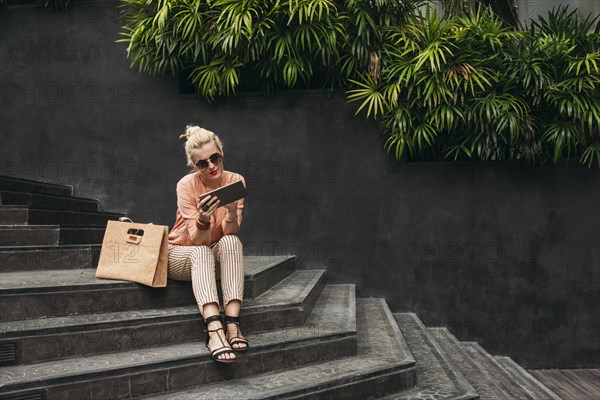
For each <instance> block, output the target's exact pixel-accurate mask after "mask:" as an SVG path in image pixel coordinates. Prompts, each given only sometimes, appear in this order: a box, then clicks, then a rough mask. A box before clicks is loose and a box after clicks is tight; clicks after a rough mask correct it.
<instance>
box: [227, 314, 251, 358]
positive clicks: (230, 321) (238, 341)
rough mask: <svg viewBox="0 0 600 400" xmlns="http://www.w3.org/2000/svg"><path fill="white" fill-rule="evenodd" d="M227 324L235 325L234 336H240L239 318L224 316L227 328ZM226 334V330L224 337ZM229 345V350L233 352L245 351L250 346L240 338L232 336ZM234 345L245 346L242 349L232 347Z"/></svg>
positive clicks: (245, 340)
mask: <svg viewBox="0 0 600 400" xmlns="http://www.w3.org/2000/svg"><path fill="white" fill-rule="evenodd" d="M229 324H235V326H236V335H239V334H240V317H231V316H229V315H225V325H226V326H227V325H229ZM228 334H229V330H227V333H226V334H225V337H227V335H228ZM228 340H229V339H228ZM229 344H230V345H231V348H232V349H233V350H234V351H246V350H248V348H249V347H250V345H249V344H248V340H247V339H244V338H243V337H241V336H234V337H233V338H231V340H229ZM234 344H245V345H246V346H244V347H233V345H234Z"/></svg>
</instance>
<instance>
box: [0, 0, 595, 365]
mask: <svg viewBox="0 0 600 400" xmlns="http://www.w3.org/2000/svg"><path fill="white" fill-rule="evenodd" d="M116 5H117V3H114V2H113V3H111V2H89V3H86V2H82V3H79V4H78V3H75V4H74V6H73V7H72V8H71V10H70V11H68V12H66V13H61V14H54V13H48V12H46V11H43V10H39V9H38V8H35V7H34V8H9V9H6V8H4V9H3V15H2V17H1V20H0V37H1V45H0V56H1V67H0V68H1V69H0V80H1V98H0V101H1V107H2V110H1V121H0V135H1V140H2V147H1V150H0V154H1V157H2V158H1V163H0V174H4V175H10V176H16V177H21V178H28V179H37V180H44V181H54V182H59V183H65V184H71V185H73V186H74V187H75V194H76V195H78V196H82V197H92V198H98V199H100V200H101V202H102V205H103V208H104V209H105V210H114V211H125V212H127V213H129V215H130V216H131V217H132V218H133V219H134V220H136V221H140V222H154V223H158V224H164V225H170V226H172V224H173V222H174V216H175V207H176V204H175V200H176V199H175V184H176V182H177V180H178V179H179V178H180V177H181V176H182V175H184V174H185V173H186V172H187V171H188V169H187V167H186V165H185V157H184V153H183V142H182V141H180V140H178V135H179V134H180V132H181V131H182V130H183V129H184V127H185V125H186V124H187V123H189V122H195V123H198V124H200V125H201V126H204V127H206V128H208V129H211V130H214V131H215V132H217V133H218V134H220V136H221V138H222V139H223V141H224V143H225V153H226V161H225V166H226V168H227V169H230V170H234V171H237V172H239V173H241V174H242V175H244V176H245V177H246V180H247V183H248V190H249V192H250V194H249V197H248V198H247V200H246V210H245V220H244V223H243V227H242V231H241V235H240V236H241V238H242V240H243V242H244V243H245V250H246V253H247V254H249V255H256V254H260V255H269V254H284V253H293V254H297V255H298V256H299V258H300V260H301V261H302V265H303V266H304V267H307V268H310V267H311V266H312V267H314V266H321V265H326V266H327V268H328V270H329V272H330V275H329V277H330V278H329V279H330V282H333V283H338V282H339V283H341V282H344V283H346V282H351V283H356V284H357V287H358V292H359V295H361V296H384V297H385V298H386V299H387V300H388V302H389V304H390V306H391V308H392V310H393V311H405V310H406V311H415V312H418V313H419V315H420V316H421V318H423V319H424V321H425V323H426V324H428V325H449V326H450V328H451V330H452V331H453V332H454V333H456V334H457V336H459V338H461V339H464V340H477V341H480V342H481V343H482V344H483V345H484V346H485V347H486V348H487V349H488V350H490V351H492V352H494V353H502V354H508V355H510V356H511V357H513V358H514V359H515V360H516V361H518V362H520V363H522V364H523V365H525V366H527V367H582V366H587V367H598V366H600V343H599V337H600V313H599V311H600V310H599V304H600V303H599V300H600V262H599V258H600V250H599V248H600V246H599V244H600V230H599V229H600V228H599V227H600V213H598V204H600V189H599V188H600V173H599V170H598V168H595V169H591V170H590V169H587V168H585V167H582V166H581V165H579V164H578V163H577V162H576V161H573V162H563V163H561V164H560V165H558V166H555V165H547V166H544V167H541V168H540V167H527V166H523V165H519V164H516V163H504V162H497V163H493V162H488V163H480V162H464V163H396V162H395V161H394V160H393V158H392V157H389V156H387V155H386V154H385V151H384V150H383V138H382V135H381V132H380V131H379V129H378V127H377V125H376V124H375V123H372V122H370V121H367V120H366V119H365V118H364V117H362V116H361V117H355V116H354V110H355V106H354V105H348V104H346V102H345V100H344V94H343V93H336V94H334V95H328V94H324V93H317V92H302V93H290V94H282V95H279V96H277V97H275V98H274V99H270V100H269V99H265V98H263V97H262V96H252V95H241V96H239V97H237V98H233V99H225V100H219V101H218V102H216V104H214V105H213V106H209V105H207V104H205V103H204V102H202V101H199V100H195V99H193V98H189V97H182V96H178V94H177V82H176V81H175V79H173V78H171V77H163V78H152V77H150V76H148V75H146V74H139V73H138V72H137V71H132V70H130V69H129V63H128V61H127V59H126V57H125V45H124V44H122V43H119V44H115V40H116V39H118V35H117V32H118V31H119V26H118V24H117V23H116V22H115V15H116V11H115V10H116Z"/></svg>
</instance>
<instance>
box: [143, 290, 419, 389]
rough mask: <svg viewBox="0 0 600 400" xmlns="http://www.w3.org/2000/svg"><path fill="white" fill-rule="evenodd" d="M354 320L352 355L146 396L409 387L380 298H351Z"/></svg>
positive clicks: (407, 361)
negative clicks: (356, 340)
mask: <svg viewBox="0 0 600 400" xmlns="http://www.w3.org/2000/svg"><path fill="white" fill-rule="evenodd" d="M327 312H328V311H327ZM334 315H335V314H334ZM356 319H357V334H358V349H357V353H356V356H351V357H343V358H338V359H336V360H332V361H326V362H321V363H318V364H311V365H306V366H303V367H299V368H288V369H286V370H283V371H274V372H270V373H265V374H260V375H254V376H248V377H244V378H237V379H232V380H227V381H226V382H220V383H215V384H212V385H206V386H202V387H198V388H194V389H191V390H187V391H183V392H179V393H168V394H163V395H160V396H156V397H150V399H154V400H159V399H160V400H192V399H198V400H199V399H283V398H285V399H321V398H323V399H325V398H327V399H366V398H374V396H382V395H386V394H388V393H390V392H395V391H400V390H406V389H409V388H412V387H413V386H414V385H415V383H416V376H415V360H414V358H413V357H412V355H411V354H410V351H409V350H408V347H407V346H406V343H405V342H404V338H403V337H402V334H401V333H400V330H399V329H398V326H397V325H396V323H395V321H394V318H393V316H392V313H391V312H390V310H389V308H388V306H387V304H386V303H385V300H383V299H374V298H369V299H361V298H358V299H356ZM325 321H327V319H325ZM382 332H386V333H387V334H385V335H382V334H381V333H382Z"/></svg>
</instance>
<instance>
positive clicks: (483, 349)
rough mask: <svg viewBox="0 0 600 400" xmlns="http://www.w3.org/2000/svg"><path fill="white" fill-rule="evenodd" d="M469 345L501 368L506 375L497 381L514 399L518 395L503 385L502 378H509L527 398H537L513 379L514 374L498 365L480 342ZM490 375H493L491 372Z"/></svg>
mask: <svg viewBox="0 0 600 400" xmlns="http://www.w3.org/2000/svg"><path fill="white" fill-rule="evenodd" d="M469 343H470V345H471V346H472V347H474V348H475V349H477V351H478V352H479V353H480V355H481V356H482V357H484V358H486V359H487V360H489V362H491V363H492V364H493V365H494V366H495V367H496V368H499V369H500V371H502V372H503V373H504V374H505V375H506V376H504V377H501V378H500V379H498V378H496V380H497V381H498V384H499V385H501V386H502V387H504V388H505V389H506V391H508V392H509V393H510V394H511V395H512V396H513V397H515V396H516V394H514V393H512V392H511V391H510V389H509V388H508V387H506V386H505V385H504V384H503V383H502V381H501V380H502V378H505V379H506V378H508V379H509V380H510V382H512V383H513V384H515V385H516V386H518V388H519V389H521V390H522V391H523V392H525V394H526V395H527V396H530V397H531V398H535V394H534V393H531V392H530V391H529V389H528V388H526V387H524V386H523V385H522V384H521V383H520V382H518V381H516V380H515V379H514V378H513V377H512V374H510V373H509V372H508V371H507V370H506V369H505V368H504V367H503V366H502V365H500V363H498V360H496V359H495V358H494V357H495V356H494V355H492V354H490V352H488V351H487V350H486V349H485V348H484V347H483V346H482V345H481V344H479V343H478V342H469ZM490 373H491V371H490ZM494 375H496V374H494Z"/></svg>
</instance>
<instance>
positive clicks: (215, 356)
mask: <svg viewBox="0 0 600 400" xmlns="http://www.w3.org/2000/svg"><path fill="white" fill-rule="evenodd" d="M213 321H219V322H221V324H222V323H223V322H222V321H221V316H220V315H213V316H212V317H208V318H206V320H205V322H206V330H205V331H204V332H206V348H207V349H208V350H209V351H210V354H211V356H212V358H213V359H214V360H215V361H218V362H222V363H232V362H235V361H237V358H233V359H232V358H230V359H227V358H218V357H219V356H220V355H221V354H225V353H233V354H235V351H234V349H233V347H231V346H228V345H226V344H225V343H223V339H221V336H219V335H218V334H217V337H218V338H219V340H220V341H221V344H222V345H223V346H222V347H219V348H218V349H215V350H212V349H211V348H210V347H209V346H208V341H209V339H210V335H209V334H210V333H211V332H218V331H220V330H223V332H225V330H224V329H223V327H220V328H217V329H208V324H209V323H210V322H213ZM225 337H227V335H225ZM222 349H226V350H222ZM227 349H228V350H227ZM219 350H220V351H219Z"/></svg>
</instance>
